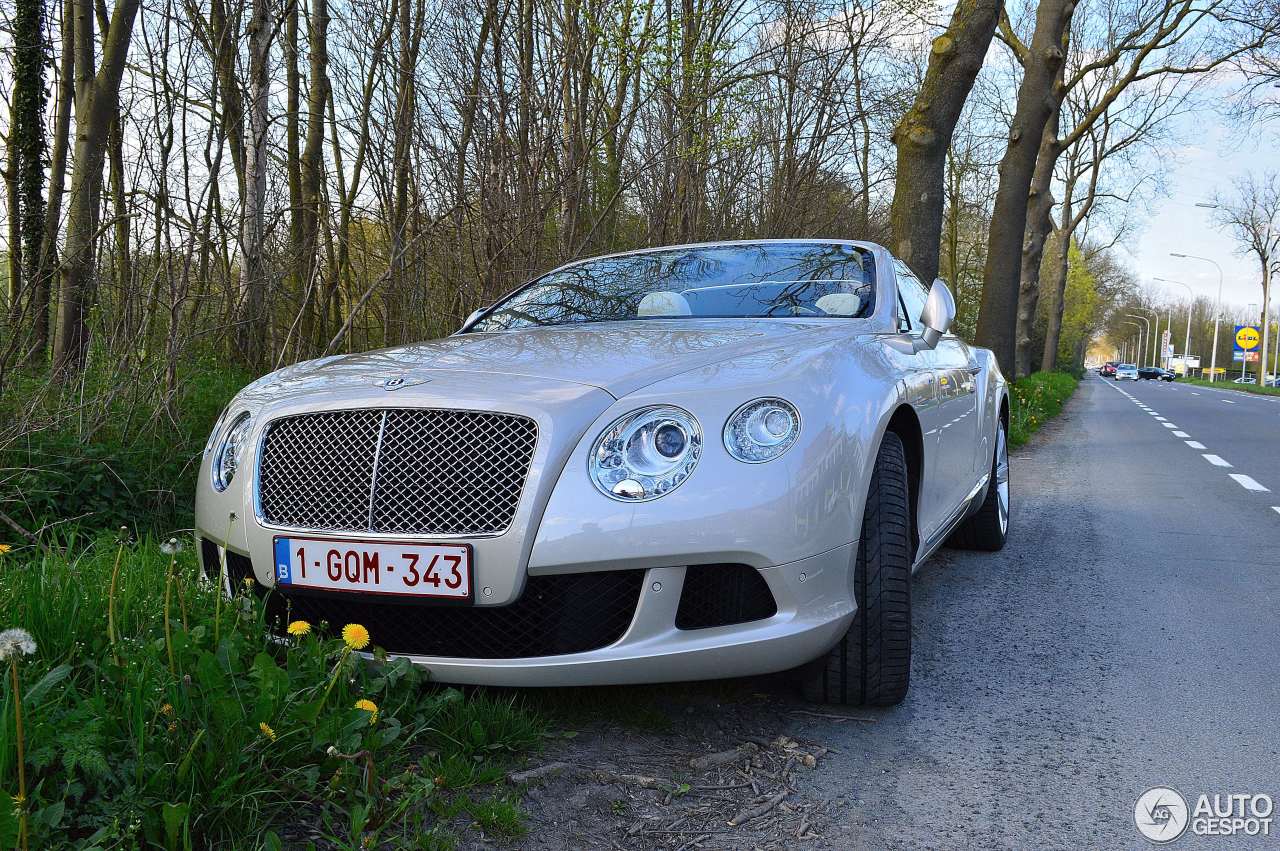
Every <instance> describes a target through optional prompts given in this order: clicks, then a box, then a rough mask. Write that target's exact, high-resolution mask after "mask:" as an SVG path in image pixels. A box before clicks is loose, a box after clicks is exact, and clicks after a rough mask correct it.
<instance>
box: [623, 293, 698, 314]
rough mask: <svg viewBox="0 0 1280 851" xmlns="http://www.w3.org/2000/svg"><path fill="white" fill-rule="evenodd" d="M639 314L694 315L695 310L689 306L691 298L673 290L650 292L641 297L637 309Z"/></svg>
mask: <svg viewBox="0 0 1280 851" xmlns="http://www.w3.org/2000/svg"><path fill="white" fill-rule="evenodd" d="M636 315H637V316H692V315H693V310H692V309H690V307H689V300H688V299H687V298H685V297H684V296H682V295H680V293H673V292H666V291H663V292H656V293H649V294H648V295H646V296H645V297H644V298H642V299H640V306H639V307H638V308H637V309H636Z"/></svg>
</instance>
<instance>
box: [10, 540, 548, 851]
mask: <svg viewBox="0 0 1280 851" xmlns="http://www.w3.org/2000/svg"><path fill="white" fill-rule="evenodd" d="M55 544H56V545H55ZM55 544H51V545H50V549H49V551H48V552H44V553H42V552H38V551H36V550H32V549H28V550H22V551H19V550H13V551H10V552H8V553H6V554H0V612H3V613H4V621H5V622H4V623H0V628H3V627H20V628H22V629H23V630H25V631H26V632H28V633H30V635H31V638H32V639H33V640H34V643H35V650H34V652H33V653H30V654H28V653H26V652H24V650H23V649H22V648H21V647H18V648H17V649H16V650H15V652H14V653H12V654H10V656H8V657H6V655H5V653H4V649H5V648H4V646H0V661H2V662H3V664H2V667H3V673H4V685H3V686H0V847H6V848H10V847H14V844H15V843H14V839H15V838H16V831H17V830H18V828H19V825H18V822H19V821H20V820H21V821H25V829H26V830H27V832H28V834H29V836H28V845H29V847H30V848H42V849H44V848H67V847H80V848H102V849H107V848H137V847H159V848H168V849H190V848H215V847H228V848H236V849H242V848H243V849H275V848H281V847H283V846H284V845H286V844H291V842H290V840H291V839H294V840H296V839H300V838H302V837H305V836H314V835H315V834H314V831H319V833H320V835H322V836H323V837H324V839H325V841H326V842H327V843H328V844H329V845H330V846H332V847H339V848H352V849H355V848H374V847H395V848H448V847H452V846H453V845H454V844H456V842H457V840H458V834H457V833H456V832H455V830H458V829H461V830H464V831H465V830H467V829H468V827H467V826H468V824H470V825H472V826H473V828H474V829H479V830H481V831H482V832H483V833H484V834H485V835H486V836H487V837H490V838H499V839H501V838H503V837H510V836H518V835H520V833H521V831H522V830H523V822H522V814H521V812H520V811H519V808H518V807H516V806H515V805H514V803H513V802H512V801H511V800H510V799H509V798H507V797H505V796H504V794H503V792H502V791H501V790H491V792H485V793H483V794H482V793H481V792H482V790H481V789H480V788H479V787H481V786H483V785H486V784H493V783H494V782H496V781H497V780H498V779H499V778H500V777H501V776H502V773H503V772H502V768H503V766H505V765H506V764H507V763H508V762H509V761H510V760H511V759H512V758H513V757H514V756H515V755H517V754H519V753H521V752H524V751H526V750H528V749H530V748H533V747H536V745H537V742H538V741H539V738H540V736H541V733H542V725H541V722H540V721H539V720H538V716H537V715H535V714H534V713H532V712H530V711H528V710H527V709H526V708H525V707H524V706H523V704H522V703H520V702H519V701H518V700H517V699H515V698H510V697H495V696H492V695H487V694H486V693H485V692H476V693H474V694H465V695H464V694H463V693H462V692H460V691H458V690H457V689H445V688H433V687H429V686H427V685H426V684H425V683H424V682H423V678H424V675H423V674H422V672H420V671H419V670H418V669H416V668H414V667H413V666H412V665H410V664H409V663H408V662H406V661H404V660H397V661H388V660H387V659H386V656H385V654H383V653H381V652H379V651H377V650H376V643H377V639H378V636H377V635H376V634H374V635H373V636H372V637H371V642H372V643H371V644H370V645H369V647H370V649H373V650H374V659H373V660H371V661H367V662H366V661H365V660H364V659H363V657H361V656H359V655H356V654H355V653H354V648H357V647H358V646H359V645H361V644H362V643H363V641H364V640H365V639H364V638H363V637H362V636H361V634H360V633H361V630H359V629H353V630H350V631H348V633H347V637H346V638H345V639H343V638H326V637H324V633H323V632H322V630H321V629H320V625H319V624H316V625H306V626H303V625H301V624H299V625H297V626H295V628H294V629H293V630H291V632H296V633H297V634H296V635H294V636H293V637H291V638H290V639H289V640H288V641H287V642H274V641H272V640H270V639H268V638H267V635H266V630H265V628H264V623H263V619H264V615H263V610H262V605H261V603H260V602H259V601H258V600H257V599H256V598H255V597H254V596H253V595H252V594H250V593H248V592H247V591H241V593H239V594H238V596H237V597H236V598H235V599H232V600H228V599H226V598H225V597H224V596H223V595H220V594H218V593H216V592H215V590H214V584H213V583H211V582H208V581H204V580H202V579H201V578H200V576H199V569H198V566H197V563H196V559H195V557H194V555H193V553H192V551H191V548H190V546H188V547H186V548H184V549H183V550H181V551H179V552H166V551H165V550H170V549H171V547H169V546H168V544H167V542H166V543H165V544H163V545H162V544H160V543H158V542H157V541H156V540H153V539H146V538H144V539H143V540H142V541H141V542H137V543H130V542H127V541H119V540H116V539H113V538H112V537H110V536H100V537H98V538H96V539H93V540H91V541H85V540H76V539H69V540H67V539H64V540H62V541H58V542H55ZM162 547H163V550H162ZM334 626H335V627H340V626H342V625H340V624H335V625H334ZM4 640H5V637H4V635H3V634H0V645H4ZM15 672H16V679H15V678H14V676H13V675H14V674H15ZM14 682H16V683H17V684H18V686H19V688H18V690H17V695H15V689H14V685H13V683H14ZM16 697H20V701H19V700H17V699H15V698H16ZM19 708H20V709H21V712H22V719H23V725H22V729H23V734H24V735H23V737H22V739H21V740H20V739H19V737H18V727H17V725H16V723H15V720H16V710H18V709H19ZM20 747H21V753H22V754H23V757H22V760H21V767H22V777H19V771H18V768H19V764H20V763H19V757H18V753H19V748H20ZM20 790H24V791H25V796H24V799H23V800H18V798H19V795H18V793H19V791H20ZM473 793H474V794H473ZM10 816H12V817H10ZM459 817H461V818H462V822H461V826H459ZM300 825H305V826H307V828H308V829H309V830H311V831H313V833H311V834H307V833H301V834H299V833H298V831H297V830H295V828H297V827H298V826H300Z"/></svg>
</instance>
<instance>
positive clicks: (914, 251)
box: [889, 0, 1002, 282]
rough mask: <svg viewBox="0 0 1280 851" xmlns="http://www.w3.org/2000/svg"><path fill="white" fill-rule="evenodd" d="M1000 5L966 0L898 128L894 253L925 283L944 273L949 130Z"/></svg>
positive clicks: (970, 84)
mask: <svg viewBox="0 0 1280 851" xmlns="http://www.w3.org/2000/svg"><path fill="white" fill-rule="evenodd" d="M1001 7H1002V3H1000V2H998V0H996V1H995V2H993V0H960V2H959V3H958V4H957V5H956V9H955V11H954V12H953V13H952V15H951V22H950V24H948V25H947V31H946V32H945V33H943V34H942V35H940V36H938V37H937V38H936V39H934V41H933V48H932V50H931V52H930V54H929V67H928V69H927V70H926V71H925V75H924V81H923V82H922V83H921V85H920V91H919V92H918V93H917V94H916V99H915V101H914V102H913V103H912V104H911V108H910V109H908V110H907V114H906V115H904V116H903V117H902V120H901V121H900V122H898V126H897V127H895V128H894V131H893V137H892V141H893V143H894V145H896V146H897V149H898V179H897V185H896V187H895V189H894V193H893V205H892V207H891V208H890V211H889V226H890V228H891V230H892V245H893V252H894V254H896V255H897V256H898V258H899V259H901V260H902V261H903V262H904V263H906V264H907V265H908V266H909V267H911V271H913V272H915V273H916V275H917V276H918V277H919V278H920V280H922V281H926V282H928V281H932V280H933V279H934V278H936V277H937V276H938V241H939V239H940V237H941V233H942V208H943V191H942V184H943V180H942V176H943V168H944V166H945V165H946V162H947V150H948V149H949V148H950V147H951V135H952V133H954V132H955V127H956V122H957V121H958V120H959V119H960V112H961V110H963V109H964V102H965V100H966V99H967V98H968V97H969V91H970V90H971V89H972V88H973V81H974V79H975V78H976V77H977V76H978V69H979V68H981V67H982V61H983V58H984V57H985V56H986V55H987V48H988V47H990V45H991V37H992V35H993V34H994V33H995V30H996V22H997V21H998V20H999V17H1000V9H1001Z"/></svg>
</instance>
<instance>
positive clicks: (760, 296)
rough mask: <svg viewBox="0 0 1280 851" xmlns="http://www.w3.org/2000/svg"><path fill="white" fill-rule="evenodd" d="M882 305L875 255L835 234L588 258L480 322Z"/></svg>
mask: <svg viewBox="0 0 1280 851" xmlns="http://www.w3.org/2000/svg"><path fill="white" fill-rule="evenodd" d="M874 309H875V260H874V258H873V257H872V255H871V253H870V252H868V251H866V250H865V249H861V248H858V247H856V246H852V245H835V244H827V243H789V242H786V243H760V244H755V245H704V246H690V247H686V248H672V249H664V250H661V251H650V252H644V253H641V254H628V255H623V256H619V257H603V258H600V259H599V260H588V261H586V262H584V263H579V264H576V265H574V266H570V267H568V268H565V269H561V270H558V271H555V272H551V273H549V274H547V275H544V276H543V277H541V278H539V279H538V280H536V281H534V282H533V283H531V284H529V285H528V286H526V287H524V288H523V289H520V290H517V291H516V292H515V293H513V294H511V295H510V296H508V297H507V298H505V299H504V300H502V301H500V302H498V303H497V304H496V305H494V306H493V308H491V309H490V310H489V312H488V313H487V314H486V315H485V316H484V317H483V318H482V319H481V320H480V321H479V322H477V323H476V324H475V325H474V326H472V328H471V329H469V330H472V331H504V330H508V329H512V328H525V327H529V326H533V325H569V324H575V323H581V322H617V321H622V320H629V319H678V318H698V317H759V318H782V317H791V316H803V317H816V318H833V319H855V318H865V317H867V316H870V315H871V312H872V310H874Z"/></svg>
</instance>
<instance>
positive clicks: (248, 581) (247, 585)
mask: <svg viewBox="0 0 1280 851" xmlns="http://www.w3.org/2000/svg"><path fill="white" fill-rule="evenodd" d="M243 582H244V587H245V588H249V589H252V588H253V577H252V576H246V577H245V578H244V580H243Z"/></svg>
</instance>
